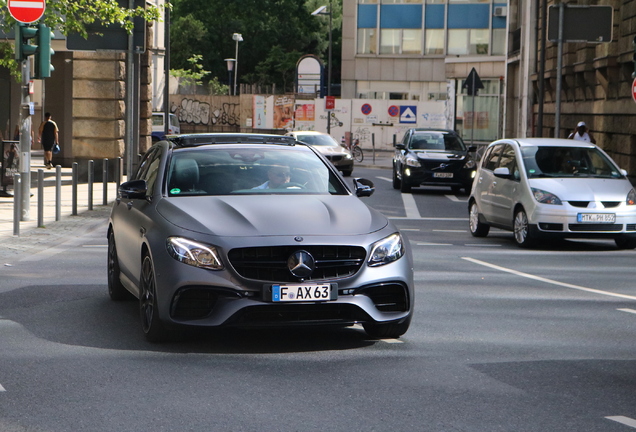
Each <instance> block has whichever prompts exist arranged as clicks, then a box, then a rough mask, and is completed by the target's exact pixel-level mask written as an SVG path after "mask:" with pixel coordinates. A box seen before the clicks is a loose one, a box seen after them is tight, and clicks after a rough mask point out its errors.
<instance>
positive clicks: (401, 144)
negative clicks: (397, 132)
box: [395, 142, 405, 150]
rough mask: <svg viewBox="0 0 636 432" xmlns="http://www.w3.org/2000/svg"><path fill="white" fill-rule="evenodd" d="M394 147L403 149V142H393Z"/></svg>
mask: <svg viewBox="0 0 636 432" xmlns="http://www.w3.org/2000/svg"><path fill="white" fill-rule="evenodd" d="M395 148H396V149H399V150H404V149H405V147H404V143H401V142H399V143H397V144H395Z"/></svg>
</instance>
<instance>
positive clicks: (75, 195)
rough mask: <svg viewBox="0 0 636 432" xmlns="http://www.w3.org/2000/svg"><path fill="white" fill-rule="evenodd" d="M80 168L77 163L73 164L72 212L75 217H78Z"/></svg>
mask: <svg viewBox="0 0 636 432" xmlns="http://www.w3.org/2000/svg"><path fill="white" fill-rule="evenodd" d="M78 168H79V166H78V165H77V162H73V186H72V189H73V196H72V199H73V204H72V205H73V211H72V212H71V214H72V215H73V216H77V181H78V179H79V173H78Z"/></svg>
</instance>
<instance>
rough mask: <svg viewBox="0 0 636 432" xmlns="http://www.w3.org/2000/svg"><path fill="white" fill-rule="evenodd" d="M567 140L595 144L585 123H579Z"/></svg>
mask: <svg viewBox="0 0 636 432" xmlns="http://www.w3.org/2000/svg"><path fill="white" fill-rule="evenodd" d="M568 139H573V140H576V141H586V142H591V143H592V144H596V140H595V139H594V137H593V136H592V134H591V133H590V132H589V131H588V129H587V125H586V124H585V122H583V121H580V122H579V123H578V124H577V125H576V130H575V131H574V132H572V133H571V134H570V136H568Z"/></svg>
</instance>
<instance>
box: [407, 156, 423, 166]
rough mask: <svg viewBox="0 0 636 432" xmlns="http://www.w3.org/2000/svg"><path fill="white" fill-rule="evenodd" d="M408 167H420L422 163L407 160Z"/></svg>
mask: <svg viewBox="0 0 636 432" xmlns="http://www.w3.org/2000/svg"><path fill="white" fill-rule="evenodd" d="M406 166H411V167H419V166H421V165H420V161H419V160H417V159H414V158H406Z"/></svg>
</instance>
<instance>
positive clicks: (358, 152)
mask: <svg viewBox="0 0 636 432" xmlns="http://www.w3.org/2000/svg"><path fill="white" fill-rule="evenodd" d="M351 154H352V155H353V158H354V159H355V161H356V162H362V161H363V160H364V154H363V153H362V149H361V148H360V147H354V148H353V150H352V151H351Z"/></svg>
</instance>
